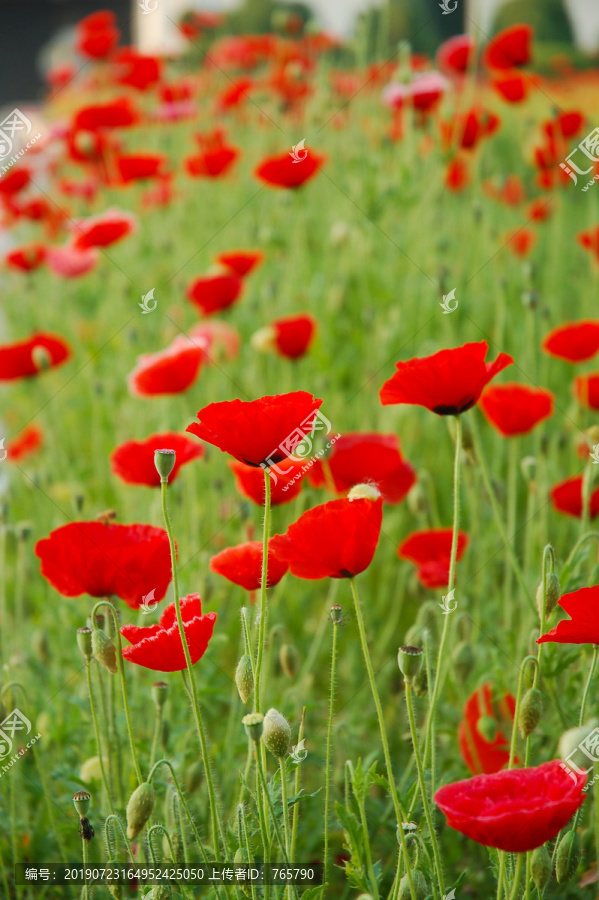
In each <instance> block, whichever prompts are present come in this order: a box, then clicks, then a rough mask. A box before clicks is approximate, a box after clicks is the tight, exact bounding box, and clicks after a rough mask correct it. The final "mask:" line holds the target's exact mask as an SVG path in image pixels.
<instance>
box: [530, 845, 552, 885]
mask: <svg viewBox="0 0 599 900" xmlns="http://www.w3.org/2000/svg"><path fill="white" fill-rule="evenodd" d="M551 869H552V865H551V856H550V855H549V851H548V849H547V847H546V846H545V844H543V845H542V846H541V847H537V849H536V850H533V853H532V857H531V870H532V880H533V881H534V883H535V887H536V889H537V890H538V891H539V893H541V894H542V893H543V891H544V890H545V888H546V887H547V885H548V883H549V879H550V878H551Z"/></svg>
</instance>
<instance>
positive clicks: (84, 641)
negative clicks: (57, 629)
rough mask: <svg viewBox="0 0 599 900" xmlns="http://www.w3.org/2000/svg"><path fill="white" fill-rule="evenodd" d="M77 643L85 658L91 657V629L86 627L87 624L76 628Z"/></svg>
mask: <svg viewBox="0 0 599 900" xmlns="http://www.w3.org/2000/svg"><path fill="white" fill-rule="evenodd" d="M77 644H78V645H79V649H80V650H81V652H82V653H83V655H84V656H85V658H86V659H91V658H92V655H93V651H92V630H91V628H88V627H87V625H86V626H85V628H78V629H77Z"/></svg>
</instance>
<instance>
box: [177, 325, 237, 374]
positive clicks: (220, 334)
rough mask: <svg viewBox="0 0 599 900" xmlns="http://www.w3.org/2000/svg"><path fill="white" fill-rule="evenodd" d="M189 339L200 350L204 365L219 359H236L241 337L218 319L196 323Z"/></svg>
mask: <svg viewBox="0 0 599 900" xmlns="http://www.w3.org/2000/svg"><path fill="white" fill-rule="evenodd" d="M189 337H190V338H191V339H192V340H193V341H194V343H195V344H198V345H199V346H200V347H201V348H202V353H203V354H204V362H205V363H206V365H210V364H211V363H214V362H218V361H219V360H221V359H222V360H228V359H237V357H238V356H239V350H240V349H241V337H240V336H239V332H238V331H236V330H235V328H233V326H232V325H229V323H228V322H221V321H219V320H218V319H212V320H211V321H210V322H198V323H197V325H194V326H193V328H192V329H191V330H190V332H189Z"/></svg>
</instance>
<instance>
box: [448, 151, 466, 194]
mask: <svg viewBox="0 0 599 900" xmlns="http://www.w3.org/2000/svg"><path fill="white" fill-rule="evenodd" d="M469 180H470V176H469V173H468V166H467V164H466V162H465V160H463V159H460V157H459V156H458V157H456V158H455V159H453V160H452V161H451V162H450V163H449V165H448V166H447V169H446V170H445V187H446V188H447V190H449V191H456V192H457V191H461V190H463V189H464V188H465V187H466V185H467V184H468V182H469Z"/></svg>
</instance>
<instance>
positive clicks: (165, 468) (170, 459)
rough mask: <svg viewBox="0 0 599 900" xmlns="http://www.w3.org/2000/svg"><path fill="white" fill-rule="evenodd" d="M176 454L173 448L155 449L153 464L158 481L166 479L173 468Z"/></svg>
mask: <svg viewBox="0 0 599 900" xmlns="http://www.w3.org/2000/svg"><path fill="white" fill-rule="evenodd" d="M176 459H177V455H176V453H175V451H174V450H155V451H154V465H155V466H156V471H157V472H158V474H159V475H160V481H162V482H164V481H168V476H169V475H170V474H171V472H172V471H173V469H174V468H175V461H176Z"/></svg>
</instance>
